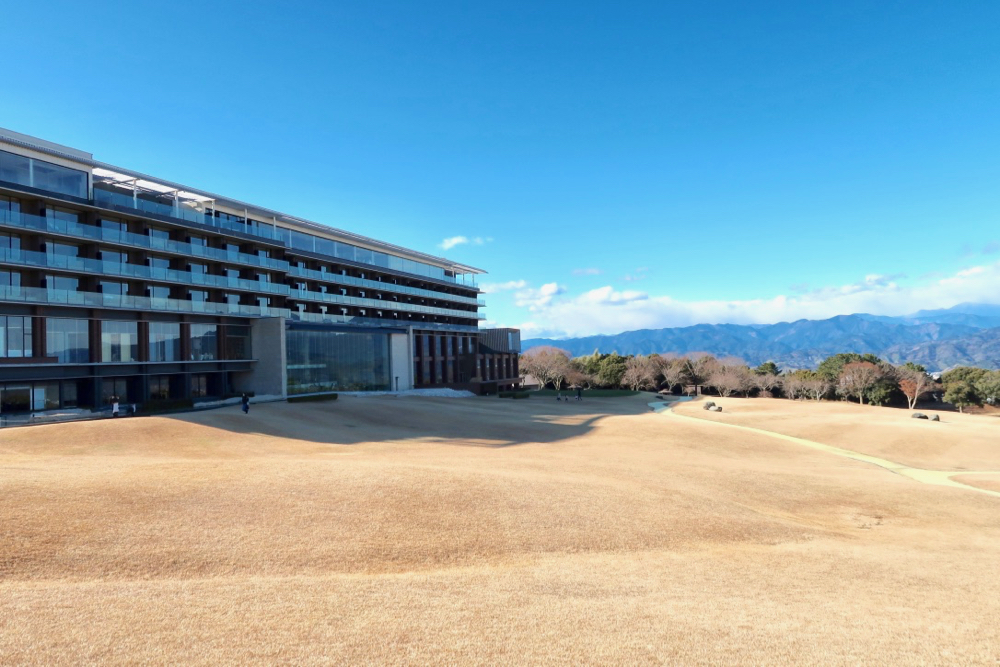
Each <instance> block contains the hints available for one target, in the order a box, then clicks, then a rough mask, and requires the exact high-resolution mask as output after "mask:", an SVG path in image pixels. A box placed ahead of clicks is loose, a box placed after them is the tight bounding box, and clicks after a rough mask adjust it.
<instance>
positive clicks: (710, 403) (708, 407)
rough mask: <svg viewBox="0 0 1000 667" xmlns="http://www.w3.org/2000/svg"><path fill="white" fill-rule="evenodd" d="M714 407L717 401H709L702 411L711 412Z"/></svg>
mask: <svg viewBox="0 0 1000 667" xmlns="http://www.w3.org/2000/svg"><path fill="white" fill-rule="evenodd" d="M714 407H715V401H707V402H706V403H705V405H704V407H702V409H703V410H711V409H712V408H714Z"/></svg>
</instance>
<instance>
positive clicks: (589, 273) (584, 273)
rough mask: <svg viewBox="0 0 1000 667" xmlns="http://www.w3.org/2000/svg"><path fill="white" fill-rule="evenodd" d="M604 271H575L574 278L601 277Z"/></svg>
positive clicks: (592, 269) (591, 269)
mask: <svg viewBox="0 0 1000 667" xmlns="http://www.w3.org/2000/svg"><path fill="white" fill-rule="evenodd" d="M601 273H602V271H601V270H600V269H594V268H590V269H573V275H574V276H599V275H601Z"/></svg>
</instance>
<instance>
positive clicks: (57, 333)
mask: <svg viewBox="0 0 1000 667" xmlns="http://www.w3.org/2000/svg"><path fill="white" fill-rule="evenodd" d="M89 324H90V323H89V322H88V321H87V320H77V319H73V320H70V319H62V318H54V317H50V318H48V319H46V321H45V353H46V355H47V356H50V357H56V359H58V360H59V363H60V364H85V363H87V362H89V361H90V328H89Z"/></svg>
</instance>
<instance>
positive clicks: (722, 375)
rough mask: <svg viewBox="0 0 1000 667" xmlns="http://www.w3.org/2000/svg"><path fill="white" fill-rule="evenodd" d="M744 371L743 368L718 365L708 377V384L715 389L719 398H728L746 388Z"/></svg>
mask: <svg viewBox="0 0 1000 667" xmlns="http://www.w3.org/2000/svg"><path fill="white" fill-rule="evenodd" d="M744 369H746V367H745V366H735V365H734V366H730V365H723V364H719V365H718V366H717V367H716V368H715V369H714V370H713V371H712V372H711V374H710V375H709V376H708V384H710V385H712V386H713V387H715V390H716V391H717V392H719V396H723V397H726V398H728V397H729V396H732V395H733V394H735V393H736V392H738V391H743V390H744V387H746V383H747V378H746V374H745V373H744V372H743V370H744ZM747 370H749V369H747Z"/></svg>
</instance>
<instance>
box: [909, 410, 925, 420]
mask: <svg viewBox="0 0 1000 667" xmlns="http://www.w3.org/2000/svg"><path fill="white" fill-rule="evenodd" d="M910 417H912V418H913V419H927V415H925V414H924V413H923V412H914V413H913V414H912V415H910Z"/></svg>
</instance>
